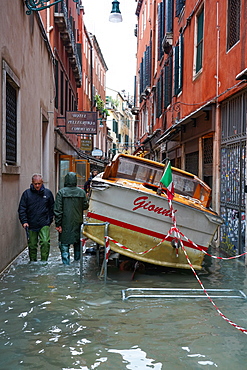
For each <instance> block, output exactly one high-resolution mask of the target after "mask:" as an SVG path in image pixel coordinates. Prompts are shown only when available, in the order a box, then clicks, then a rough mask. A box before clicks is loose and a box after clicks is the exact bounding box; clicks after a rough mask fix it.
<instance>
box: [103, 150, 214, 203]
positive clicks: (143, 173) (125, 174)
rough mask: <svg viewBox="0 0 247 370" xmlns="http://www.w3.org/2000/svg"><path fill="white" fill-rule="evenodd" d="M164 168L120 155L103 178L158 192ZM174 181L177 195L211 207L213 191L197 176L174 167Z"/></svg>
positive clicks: (137, 158) (150, 162)
mask: <svg viewBox="0 0 247 370" xmlns="http://www.w3.org/2000/svg"><path fill="white" fill-rule="evenodd" d="M164 168H165V165H164V164H162V163H159V162H155V161H151V160H149V159H145V158H141V157H135V156H131V155H127V154H118V155H117V156H116V157H114V159H113V161H112V162H111V163H110V164H109V165H108V166H107V167H106V169H105V171H104V173H103V176H102V178H103V179H108V180H116V179H126V180H130V181H133V182H135V183H141V184H143V185H144V186H145V187H147V188H148V189H151V190H154V191H157V189H158V187H159V186H160V179H161V177H162V175H163V172H164ZM172 179H173V183H174V189H175V194H179V195H182V196H184V197H190V198H194V199H197V200H199V201H200V202H201V203H202V205H203V206H204V207H209V206H210V201H211V189H210V187H209V186H208V185H207V184H205V183H204V182H203V181H201V180H200V179H199V178H198V177H197V176H195V175H193V174H191V173H189V172H185V171H183V170H180V169H178V168H174V167H172ZM164 190H165V189H164Z"/></svg>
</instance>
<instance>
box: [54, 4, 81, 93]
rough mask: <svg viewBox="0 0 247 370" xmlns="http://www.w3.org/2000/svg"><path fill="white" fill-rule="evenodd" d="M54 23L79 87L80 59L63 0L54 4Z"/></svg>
mask: <svg viewBox="0 0 247 370" xmlns="http://www.w3.org/2000/svg"><path fill="white" fill-rule="evenodd" d="M54 19H55V23H56V24H57V26H58V29H59V32H60V36H61V39H62V41H63V44H64V46H65V50H66V51H67V54H68V56H69V61H70V65H71V68H72V71H73V73H74V76H75V80H76V86H77V87H81V84H82V69H81V59H80V57H79V54H78V51H77V49H78V45H77V44H76V42H75V37H74V33H73V29H72V25H71V21H70V19H69V16H68V9H67V6H66V4H65V2H64V1H62V2H61V3H58V4H56V6H55V13H54Z"/></svg>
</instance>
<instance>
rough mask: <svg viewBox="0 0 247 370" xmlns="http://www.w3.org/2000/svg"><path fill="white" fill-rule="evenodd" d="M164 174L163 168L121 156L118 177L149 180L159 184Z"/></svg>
mask: <svg viewBox="0 0 247 370" xmlns="http://www.w3.org/2000/svg"><path fill="white" fill-rule="evenodd" d="M162 174H163V168H160V167H158V166H157V167H155V166H154V165H151V164H149V163H140V162H139V161H135V160H131V159H130V158H124V157H122V158H119V164H118V171H117V176H116V177H120V178H124V179H128V180H132V181H138V182H147V183H150V184H154V185H157V186H159V184H160V179H161V176H162Z"/></svg>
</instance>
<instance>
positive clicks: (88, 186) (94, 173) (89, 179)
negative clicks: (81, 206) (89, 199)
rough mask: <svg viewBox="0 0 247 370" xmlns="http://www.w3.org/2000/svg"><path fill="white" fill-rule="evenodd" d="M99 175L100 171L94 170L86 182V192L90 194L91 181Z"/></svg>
mask: <svg viewBox="0 0 247 370" xmlns="http://www.w3.org/2000/svg"><path fill="white" fill-rule="evenodd" d="M97 175H98V171H97V170H93V171H92V174H91V176H90V177H89V178H88V180H87V181H86V182H85V184H84V190H85V192H86V193H87V194H88V193H89V192H90V187H91V182H92V179H93V178H94V177H95V176H97Z"/></svg>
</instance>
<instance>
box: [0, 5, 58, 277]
mask: <svg viewBox="0 0 247 370" xmlns="http://www.w3.org/2000/svg"><path fill="white" fill-rule="evenodd" d="M38 17H39V16H38ZM0 34H1V38H0V61H1V73H0V86H1V89H0V116H1V126H2V127H1V130H0V146H1V148H0V156H1V157H0V204H1V207H0V271H2V270H4V268H5V267H7V266H8V264H9V263H10V262H11V261H12V260H13V259H14V258H15V257H16V256H17V255H18V254H19V253H20V252H21V251H22V250H23V249H24V248H25V247H26V236H25V232H24V230H23V228H22V227H21V225H20V222H19V220H18V213H17V209H18V204H19V200H20V197H21V194H22V192H23V191H24V190H25V189H26V188H28V187H29V186H30V183H31V176H32V174H33V173H35V172H39V173H42V174H43V176H44V183H45V186H46V187H48V188H50V189H51V190H52V191H53V193H54V154H53V153H54V127H53V126H54V125H53V113H52V112H53V111H54V79H53V64H52V54H51V52H49V51H48V48H47V40H45V37H44V35H42V34H41V29H40V26H39V22H38V18H37V15H35V14H31V15H27V14H26V7H25V5H24V1H21V0H18V1H16V2H11V1H7V2H6V3H5V6H4V7H3V8H2V10H1V12H0ZM3 66H8V68H9V70H10V71H12V72H13V74H14V76H16V77H17V79H18V81H19V89H18V91H19V92H18V107H19V108H18V112H17V121H18V124H17V127H18V129H17V151H18V156H17V163H16V166H11V165H6V162H5V135H6V128H5V122H4V117H5V110H6V108H5V100H4V89H5V85H4V77H3V76H4V75H3Z"/></svg>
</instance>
